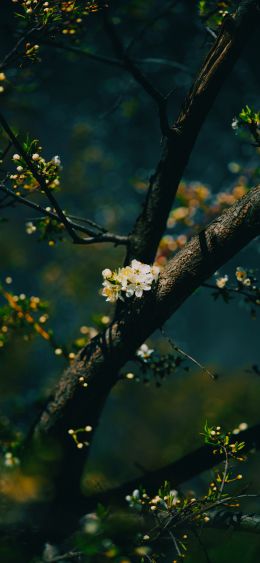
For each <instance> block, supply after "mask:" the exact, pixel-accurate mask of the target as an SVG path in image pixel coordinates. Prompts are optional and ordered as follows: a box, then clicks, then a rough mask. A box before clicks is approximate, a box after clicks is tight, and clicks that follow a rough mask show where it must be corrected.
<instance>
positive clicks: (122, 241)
mask: <svg viewBox="0 0 260 563" xmlns="http://www.w3.org/2000/svg"><path fill="white" fill-rule="evenodd" d="M0 190H2V191H3V192H5V194H6V195H8V196H10V197H12V198H13V201H14V202H17V203H21V204H22V205H25V206H27V207H30V208H31V209H33V210H34V211H37V212H38V213H41V215H44V216H45V217H50V218H51V219H54V220H55V221H58V222H59V223H62V224H63V221H61V219H60V217H59V216H58V215H57V213H54V212H53V211H49V210H48V209H46V208H45V207H42V205H39V204H38V203H35V202H34V201H31V200H29V199H27V198H25V197H22V196H20V195H18V194H17V193H16V192H14V191H13V190H10V189H9V188H8V187H7V186H5V185H4V184H0ZM66 218H67V221H68V223H69V224H70V225H71V227H73V229H75V230H76V231H80V232H82V233H86V234H87V235H89V236H88V238H80V239H79V240H78V241H77V243H76V244H79V243H80V244H85V245H88V244H93V243H101V242H112V243H114V244H116V245H127V242H128V237H127V236H123V235H116V234H114V233H109V232H108V231H106V230H105V229H103V227H101V226H100V225H97V223H95V222H94V221H91V220H88V219H77V217H74V219H76V222H75V221H73V220H72V219H71V218H70V216H68V215H67V216H66ZM77 221H79V222H82V221H83V222H86V223H89V224H90V225H93V227H94V228H93V229H92V228H90V227H86V226H84V225H82V224H79V222H77ZM95 229H96V230H95ZM97 231H101V232H97Z"/></svg>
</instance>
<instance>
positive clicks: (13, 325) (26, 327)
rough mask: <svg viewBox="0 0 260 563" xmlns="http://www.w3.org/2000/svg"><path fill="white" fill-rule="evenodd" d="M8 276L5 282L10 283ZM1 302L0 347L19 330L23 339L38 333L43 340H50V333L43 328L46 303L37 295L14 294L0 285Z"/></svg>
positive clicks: (46, 318)
mask: <svg viewBox="0 0 260 563" xmlns="http://www.w3.org/2000/svg"><path fill="white" fill-rule="evenodd" d="M9 280H11V278H10V277H7V278H6V283H7V284H9V283H11V282H10V281H9ZM0 295H1V297H2V299H3V304H1V306H0V348H4V347H5V346H6V345H7V344H8V343H9V341H10V339H11V336H12V335H13V333H14V332H20V333H22V335H23V338H24V340H29V339H30V338H31V337H32V336H33V335H35V334H39V335H40V336H41V337H42V338H44V340H49V341H51V333H50V332H49V331H47V330H46V329H45V328H44V326H43V325H44V324H45V323H46V321H47V320H48V314H47V310H48V305H47V303H46V302H44V301H42V300H41V299H40V298H39V297H35V296H31V297H29V296H27V295H25V294H24V293H21V294H20V295H15V294H14V293H12V292H11V291H9V290H7V288H5V287H4V286H2V285H0Z"/></svg>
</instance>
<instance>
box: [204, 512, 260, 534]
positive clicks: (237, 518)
mask: <svg viewBox="0 0 260 563" xmlns="http://www.w3.org/2000/svg"><path fill="white" fill-rule="evenodd" d="M209 516H210V520H209V522H207V528H208V527H209V528H222V529H227V528H232V529H233V530H234V531H241V532H250V533H254V534H260V515H258V514H243V513H242V512H239V511H237V512H233V511H232V512H231V511H230V510H215V511H210V512H209Z"/></svg>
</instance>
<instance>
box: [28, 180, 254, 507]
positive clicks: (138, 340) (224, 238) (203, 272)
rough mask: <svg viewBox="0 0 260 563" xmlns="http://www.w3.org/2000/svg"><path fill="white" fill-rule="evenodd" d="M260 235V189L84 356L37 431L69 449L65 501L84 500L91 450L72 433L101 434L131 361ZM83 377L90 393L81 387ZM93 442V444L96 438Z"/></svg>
mask: <svg viewBox="0 0 260 563" xmlns="http://www.w3.org/2000/svg"><path fill="white" fill-rule="evenodd" d="M259 233H260V186H259V187H257V188H254V189H252V190H251V191H250V192H249V193H248V194H247V195H246V196H244V197H243V198H242V199H241V200H240V201H238V202H237V203H236V204H235V205H233V206H232V207H230V208H229V209H228V210H226V211H225V212H224V213H223V214H222V215H221V216H220V217H219V218H217V219H216V220H215V221H213V222H212V223H211V224H210V225H209V226H208V227H206V228H205V229H204V230H203V231H202V232H201V233H199V234H198V235H196V236H195V237H193V238H192V239H191V241H190V242H189V243H188V244H187V245H186V246H185V247H184V248H183V249H182V250H181V251H180V252H178V253H177V255H176V256H175V257H174V258H173V259H172V260H170V262H169V263H168V265H167V266H166V267H165V269H164V271H163V272H162V274H161V276H160V278H159V283H158V287H157V289H156V291H153V292H150V294H147V296H146V298H145V299H140V300H138V299H136V300H135V301H134V302H132V305H131V303H130V307H129V308H128V307H126V309H125V310H124V312H122V315H121V317H120V318H119V319H117V320H115V322H113V323H112V324H111V325H110V326H109V327H108V328H107V329H106V330H105V331H104V332H103V333H102V334H100V335H97V336H96V337H95V338H94V339H93V340H92V341H91V342H90V344H89V345H88V346H87V347H85V348H83V349H82V350H81V351H80V352H79V354H78V355H77V357H76V359H75V361H74V362H73V363H72V364H71V366H70V367H69V368H68V369H67V370H66V372H65V373H64V375H63V376H62V378H61V380H60V382H59V383H58V385H57V388H56V390H55V392H54V396H53V399H51V400H50V402H49V403H48V405H47V407H46V409H45V410H44V412H43V414H42V416H41V418H40V420H39V422H38V424H37V425H36V428H35V431H34V437H35V438H36V439H39V438H41V439H46V438H47V439H48V440H49V439H51V440H54V441H56V442H57V443H58V444H59V448H60V447H61V446H62V447H63V456H62V457H61V459H60V463H61V466H60V469H61V470H60V472H59V473H58V475H59V477H58V479H57V483H56V484H57V494H58V496H59V498H60V500H61V499H62V498H64V499H66V502H67V501H68V494H69V493H68V489H69V491H70V492H71V495H72V499H75V498H78V490H77V489H78V487H79V482H80V474H81V471H82V465H83V463H84V461H85V458H86V457H87V455H88V451H89V448H87V449H86V450H85V455H84V451H82V450H81V451H78V450H77V449H76V447H75V444H74V442H73V440H71V439H70V437H69V436H68V435H67V432H68V429H70V428H74V429H77V428H82V427H84V426H85V425H86V424H87V425H90V426H92V428H93V430H95V429H96V427H97V425H98V422H99V418H100V415H101V412H102V408H103V406H104V403H105V400H106V398H107V396H108V394H109V393H110V391H111V389H112V387H113V386H114V385H115V384H116V382H117V381H118V372H119V370H120V369H121V368H122V367H123V365H124V364H125V362H126V361H128V360H129V359H131V358H132V357H133V356H134V353H135V351H136V349H137V348H138V347H139V346H140V345H141V344H142V343H143V342H144V341H145V340H146V339H147V337H148V336H149V335H151V334H152V333H153V332H154V330H156V329H157V328H158V327H161V326H162V325H163V324H164V323H165V321H166V320H167V319H168V318H169V317H170V316H171V315H172V314H173V313H174V312H175V311H176V310H177V309H178V308H179V307H180V306H181V305H182V303H183V302H184V301H185V300H186V299H187V298H188V297H189V296H190V295H192V293H193V292H194V291H195V289H197V288H198V287H199V286H200V285H201V284H202V283H203V282H204V281H205V280H207V279H208V278H209V277H210V276H211V275H212V274H213V273H214V272H215V271H216V270H217V269H218V268H219V267H220V266H222V265H223V264H224V263H226V261H227V260H229V259H230V258H231V257H232V256H234V255H235V254H236V253H237V252H238V251H239V250H240V249H241V248H243V247H244V246H245V245H246V244H247V243H248V242H250V241H251V240H252V239H253V238H254V237H255V236H257V235H258V234H259ZM81 377H82V378H83V379H84V381H85V383H86V387H85V388H82V387H81V386H80V384H79V378H81ZM93 434H94V432H92V433H91V437H92V436H93ZM88 440H89V441H90V442H91V438H90V439H89V437H88ZM66 467H69V474H68V473H67V472H66V470H65V468H66ZM68 479H69V487H68ZM65 490H66V494H65ZM61 502H62V500H61Z"/></svg>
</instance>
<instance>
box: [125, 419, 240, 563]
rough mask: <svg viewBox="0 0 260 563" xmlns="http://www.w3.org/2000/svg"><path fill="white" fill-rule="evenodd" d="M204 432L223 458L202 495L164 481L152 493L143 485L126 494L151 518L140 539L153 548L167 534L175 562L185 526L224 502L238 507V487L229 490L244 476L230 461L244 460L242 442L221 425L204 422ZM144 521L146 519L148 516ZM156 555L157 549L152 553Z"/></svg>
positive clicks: (182, 550) (200, 521) (203, 520)
mask: <svg viewBox="0 0 260 563" xmlns="http://www.w3.org/2000/svg"><path fill="white" fill-rule="evenodd" d="M239 426H240V427H241V430H242V428H243V429H245V423H241V425H239ZM203 435H204V439H205V443H206V444H209V445H210V446H212V447H213V453H214V454H217V455H220V456H221V457H222V458H223V460H224V467H223V469H222V468H218V469H216V471H215V476H214V478H213V479H212V481H211V482H210V483H209V486H208V491H207V492H206V494H205V495H204V496H202V497H196V496H195V494H194V492H193V491H188V492H187V493H186V494H185V495H184V494H183V493H182V494H180V493H179V492H178V491H176V490H174V489H172V488H171V486H170V483H168V482H165V483H164V484H163V486H162V487H160V489H159V490H158V492H157V493H156V494H155V495H154V496H150V495H149V494H147V492H146V490H145V489H143V488H139V489H135V490H134V491H133V492H132V494H129V495H127V496H126V501H127V503H128V505H129V507H130V508H131V509H133V510H135V511H136V512H137V513H138V514H140V513H141V514H142V515H144V516H146V515H148V516H149V517H150V518H151V519H152V523H151V526H150V529H148V530H147V532H146V533H145V534H142V536H141V537H140V541H141V543H143V544H145V545H149V544H150V548H151V550H152V549H155V546H156V541H157V539H158V538H160V539H162V535H164V537H165V535H167V534H169V537H168V539H169V540H170V541H173V540H174V545H175V549H176V556H175V559H174V560H173V561H174V562H175V563H179V562H180V561H182V560H183V558H184V557H185V554H186V551H187V548H188V540H189V535H188V529H189V528H190V527H191V526H194V527H201V526H204V525H205V524H208V523H210V521H211V518H212V515H211V511H212V510H213V511H216V509H217V508H218V507H220V508H221V507H222V506H223V502H224V503H225V508H226V509H228V508H229V507H231V508H233V507H239V500H240V493H239V492H238V491H237V489H235V490H234V492H232V487H233V486H234V484H237V482H238V481H240V480H241V479H242V478H243V476H242V474H241V473H238V472H237V471H234V470H233V466H232V464H233V463H234V462H236V463H237V462H243V461H245V457H244V456H243V455H241V450H243V448H244V445H245V444H244V442H237V441H235V440H234V437H233V436H232V433H231V432H225V431H224V430H223V429H222V428H221V426H208V424H207V423H206V424H205V427H204V432H203ZM231 462H232V464H231ZM227 486H228V492H227V490H226V489H227ZM243 496H244V495H243ZM145 521H147V522H149V518H146V519H145ZM155 555H158V553H157V554H156V553H153V554H152V556H155ZM156 560H157V559H156Z"/></svg>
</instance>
